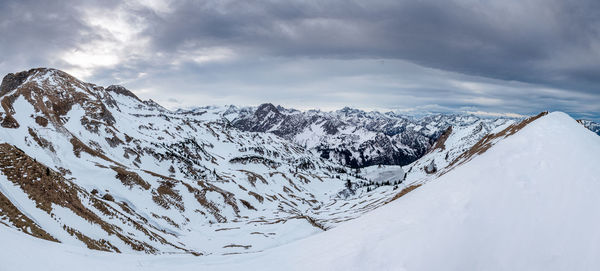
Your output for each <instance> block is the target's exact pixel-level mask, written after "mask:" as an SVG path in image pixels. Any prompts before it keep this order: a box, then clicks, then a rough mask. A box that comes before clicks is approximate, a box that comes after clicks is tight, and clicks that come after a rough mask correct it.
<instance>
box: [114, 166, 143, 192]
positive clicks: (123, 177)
mask: <svg viewBox="0 0 600 271" xmlns="http://www.w3.org/2000/svg"><path fill="white" fill-rule="evenodd" d="M111 169H112V170H114V171H115V172H116V173H117V175H116V176H115V178H117V179H119V180H120V181H121V183H122V184H123V185H126V186H129V188H133V187H134V186H135V185H137V186H139V187H141V188H143V189H144V190H148V189H150V184H149V183H147V182H146V181H144V179H142V177H140V175H138V174H137V173H135V172H133V171H129V170H126V169H125V168H122V167H117V166H112V167H111Z"/></svg>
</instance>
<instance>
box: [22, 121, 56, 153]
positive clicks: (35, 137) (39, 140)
mask: <svg viewBox="0 0 600 271" xmlns="http://www.w3.org/2000/svg"><path fill="white" fill-rule="evenodd" d="M28 130H29V135H30V136H31V137H32V138H33V140H34V141H35V142H36V143H37V144H38V145H40V147H42V148H44V149H48V150H50V151H51V152H54V146H52V143H50V142H49V141H48V140H46V139H44V138H41V137H39V136H38V135H37V133H36V132H35V131H34V130H33V129H31V127H29V129H28Z"/></svg>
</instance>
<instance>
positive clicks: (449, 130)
mask: <svg viewBox="0 0 600 271" xmlns="http://www.w3.org/2000/svg"><path fill="white" fill-rule="evenodd" d="M451 134H452V126H448V128H447V129H446V130H445V131H444V132H443V133H442V135H441V136H440V137H439V138H438V139H437V140H436V141H435V144H433V147H432V148H431V149H430V150H429V151H428V152H432V151H434V150H437V149H439V150H442V151H443V150H445V149H446V145H445V144H446V140H448V137H449V136H450V135H451Z"/></svg>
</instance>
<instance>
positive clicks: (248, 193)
mask: <svg viewBox="0 0 600 271" xmlns="http://www.w3.org/2000/svg"><path fill="white" fill-rule="evenodd" d="M0 104H1V107H2V108H1V110H0V124H1V128H0V153H1V156H0V211H1V213H0V214H1V216H0V223H2V224H4V225H6V226H8V227H10V228H14V229H17V230H20V231H22V232H24V233H27V234H29V235H32V236H35V237H38V238H42V239H46V240H51V241H56V242H60V243H63V244H70V245H74V246H81V247H86V248H90V249H95V250H103V251H112V252H122V253H137V252H141V253H149V254H163V253H189V254H195V255H200V254H202V255H211V254H231V253H249V252H256V251H261V250H264V249H267V248H271V247H276V246H279V245H281V244H284V243H287V242H290V241H292V240H295V239H299V238H303V237H306V236H309V235H312V234H315V233H318V232H321V231H324V230H327V229H331V228H334V227H336V226H337V225H339V224H340V223H342V222H345V221H348V220H351V219H355V218H357V217H359V216H361V215H363V214H364V213H367V212H369V211H371V210H374V209H376V208H378V207H380V206H383V205H385V204H386V203H388V202H390V201H391V200H392V199H393V198H395V197H396V196H397V195H398V193H401V192H402V191H410V190H411V189H414V185H415V184H420V183H424V182H426V181H427V180H431V179H433V178H435V176H436V172H437V171H440V172H441V171H442V170H443V169H444V167H445V166H446V165H447V164H449V163H446V164H444V163H440V162H435V163H438V164H437V166H436V167H437V168H436V171H435V172H433V171H428V172H426V173H423V172H422V169H421V168H419V167H420V166H416V167H415V166H411V167H410V169H409V172H408V173H406V174H405V170H404V169H403V168H402V167H400V166H379V165H378V166H371V167H367V168H361V169H351V168H348V167H345V166H343V165H340V164H337V163H335V161H331V160H329V159H323V158H322V157H321V155H315V153H314V150H309V149H306V148H304V146H302V145H299V144H297V143H295V142H291V141H289V140H286V139H285V138H282V137H279V136H277V135H275V134H273V133H264V132H250V131H242V130H240V129H238V128H237V127H236V126H234V125H232V121H230V119H233V118H232V117H233V116H237V117H239V118H237V119H240V120H241V119H243V118H242V117H240V116H243V114H246V113H244V111H245V110H250V109H237V108H234V107H228V108H227V110H223V108H220V107H208V108H205V109H204V110H200V109H195V110H188V111H184V110H179V111H175V112H172V111H169V110H167V109H165V108H163V107H161V106H160V105H158V104H157V103H155V102H153V101H151V100H149V101H142V100H140V99H139V98H138V97H136V96H135V95H134V94H133V93H132V92H130V91H129V90H127V89H125V88H123V87H121V86H109V87H106V88H104V87H101V86H97V85H94V84H90V83H85V82H82V81H80V80H78V79H76V78H74V77H72V76H70V75H68V74H66V73H64V72H62V71H59V70H54V69H44V68H40V69H32V70H29V71H25V72H20V73H16V74H9V75H7V76H6V77H5V78H4V79H3V81H2V85H1V86H0ZM277 110H278V111H285V112H287V113H290V112H294V110H287V109H282V108H280V109H277ZM352 112H354V113H353V114H359V113H360V112H359V111H352ZM255 113H256V110H252V114H253V115H256V114H255ZM317 113H318V114H317ZM267 114H268V113H267ZM315 114H317V117H319V116H320V115H321V114H322V113H319V112H316V113H315ZM336 114H341V113H339V112H338V113H336ZM360 114H362V113H360ZM368 114H370V115H374V116H379V117H381V116H384V115H381V114H378V113H368ZM263 117H265V118H267V119H268V116H263ZM228 118H229V119H228ZM319 118H320V117H319ZM382 118H383V117H382ZM397 118H400V117H397ZM452 118H455V119H463V118H467V119H468V118H469V117H461V116H449V117H444V119H452ZM349 119H355V120H354V122H352V123H355V124H353V125H354V126H357V127H358V126H360V125H359V124H356V123H373V122H372V121H371V122H369V120H368V119H372V118H359V117H355V118H350V117H348V118H346V119H345V121H348V122H350V121H349ZM440 119H442V117H441V116H439V117H432V119H431V120H432V121H435V123H437V124H438V125H440V127H442V126H447V125H448V124H447V123H445V124H440V123H442V122H441V121H439V120H440ZM467 119H463V120H464V123H465V124H464V125H456V126H452V127H453V128H446V130H445V131H443V132H442V133H441V134H440V136H437V137H439V138H440V139H445V140H446V142H447V143H446V145H444V146H445V148H444V151H445V152H446V153H449V154H445V155H442V154H437V152H436V150H438V149H439V147H437V146H438V145H439V144H437V143H436V144H434V147H433V148H429V147H428V148H429V149H428V152H427V154H426V157H438V158H439V156H440V155H442V156H444V157H445V158H444V159H446V161H450V160H451V159H454V158H455V157H458V154H460V153H462V152H464V151H465V150H468V149H469V148H470V147H471V146H472V145H474V144H475V143H476V142H477V141H478V140H479V139H481V138H483V137H484V136H486V134H488V133H489V132H493V131H495V130H498V129H501V128H503V127H506V126H508V125H510V124H512V123H514V120H496V121H490V120H480V119H472V120H467ZM381 122H382V124H381V126H386V125H384V124H383V123H384V122H385V121H384V120H382V121H381ZM457 122H458V121H457ZM233 123H236V122H235V121H233ZM361 125H363V124H361ZM364 125H367V124H364ZM409 126H410V127H413V126H411V125H410V124H407V127H409ZM341 127H346V126H338V128H339V129H342V128H341ZM361 127H362V126H361ZM390 127H391V126H390ZM448 127H450V126H448ZM388 128H389V127H388ZM343 129H349V128H343ZM360 129H363V130H364V128H360ZM389 129H392V128H389ZM411 129H414V127H413V128H411ZM421 129H422V130H427V131H429V132H427V133H424V134H426V135H428V136H432V135H433V134H435V133H436V132H435V131H437V129H438V128H435V126H433V125H425V124H424V123H423V127H422V128H421ZM380 130H383V128H381V129H380ZM365 131H366V130H365ZM406 134H411V133H405V134H404V135H400V134H396V135H394V136H392V137H402V136H406ZM418 135H419V136H423V135H422V134H418ZM386 136H387V135H386ZM424 138H425V137H424ZM427 140H430V139H427ZM449 142H453V143H452V144H450V143H449ZM344 144H345V143H344ZM361 144H367V143H366V142H363V143H361ZM369 144H370V143H369ZM427 144H430V143H427ZM303 145H306V144H303ZM430 153H436V155H430ZM427 159H429V158H427ZM419 161H420V162H419ZM419 161H417V162H413V164H411V165H417V163H422V161H425V160H419ZM427 161H429V160H427ZM428 163H429V162H428Z"/></svg>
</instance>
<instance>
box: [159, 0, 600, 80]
mask: <svg viewBox="0 0 600 271" xmlns="http://www.w3.org/2000/svg"><path fill="white" fill-rule="evenodd" d="M599 15H600V2H598V1H594V0H590V1H554V0H551V1H542V0H539V1H369V2H358V1H357V2H353V1H308V2H304V1H303V2H297V1H292V2H287V1H286V2H271V1H248V2H244V1H242V2H230V1H226V2H224V3H222V2H219V1H216V2H211V1H208V2H206V1H203V2H201V3H199V2H195V1H192V2H184V3H183V4H181V5H178V6H177V7H175V11H174V12H173V13H171V14H169V15H167V16H165V17H164V18H162V19H161V20H159V21H157V22H156V25H154V26H153V27H152V28H149V30H148V34H150V35H152V37H153V41H154V44H155V46H157V48H158V49H159V50H167V51H169V50H175V49H177V48H179V47H180V46H183V45H184V44H186V43H187V44H189V43H190V42H197V45H198V46H228V47H235V48H236V49H238V50H240V51H242V52H246V51H250V52H254V53H256V54H261V55H262V54H270V55H273V56H284V57H290V56H291V57H293V56H300V57H325V58H331V57H333V58H397V59H406V60H410V61H413V62H415V63H418V64H421V65H424V66H428V67H433V68H438V69H444V70H450V71H455V72H461V73H466V74H472V75H480V76H485V77H492V78H498V79H504V80H518V81H523V82H531V83H543V84H547V85H553V86H557V87H566V88H575V89H578V90H582V91H597V89H598V87H599V86H600V48H598V47H599V45H598V44H599V43H600V33H599V27H600V16H599ZM594 46H595V47H594ZM565 60H571V61H572V63H564V62H565ZM582 60H585V61H587V63H589V64H587V65H586V64H585V63H578V62H579V61H582ZM559 75H560V76H559Z"/></svg>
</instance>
